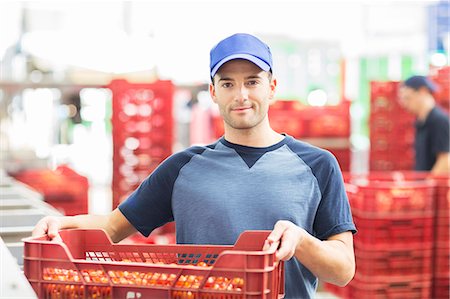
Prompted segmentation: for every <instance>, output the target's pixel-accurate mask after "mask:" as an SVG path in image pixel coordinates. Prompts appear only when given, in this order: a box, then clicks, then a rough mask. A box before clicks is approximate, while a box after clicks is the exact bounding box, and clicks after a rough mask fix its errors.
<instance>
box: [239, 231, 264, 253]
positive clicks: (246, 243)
mask: <svg viewBox="0 0 450 299" xmlns="http://www.w3.org/2000/svg"><path fill="white" fill-rule="evenodd" d="M270 233H271V231H270V230H246V231H244V232H242V233H241V234H240V236H239V238H238V239H237V241H236V243H235V245H234V248H233V250H246V251H259V250H262V248H263V247H264V242H265V241H266V239H267V237H268V236H269V235H270Z"/></svg>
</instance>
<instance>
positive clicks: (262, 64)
mask: <svg viewBox="0 0 450 299" xmlns="http://www.w3.org/2000/svg"><path fill="white" fill-rule="evenodd" d="M233 59H245V60H248V61H251V62H253V63H254V64H256V65H257V66H258V67H259V68H261V69H262V70H263V71H266V72H268V71H269V70H270V66H269V65H268V64H267V63H266V62H264V61H263V60H261V59H259V58H258V57H255V56H253V55H249V54H233V55H230V56H227V57H225V58H224V59H222V60H221V61H219V62H218V63H217V64H216V65H215V66H214V67H213V69H212V70H211V78H212V77H214V75H215V74H216V73H217V71H218V70H219V68H220V67H221V66H222V65H223V64H224V63H226V62H228V61H230V60H233Z"/></svg>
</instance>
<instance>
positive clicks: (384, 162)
mask: <svg viewBox="0 0 450 299" xmlns="http://www.w3.org/2000/svg"><path fill="white" fill-rule="evenodd" d="M371 159H372V160H371V161H370V165H369V166H370V170H371V171H394V170H410V169H412V168H414V167H413V166H414V162H413V161H412V160H411V159H410V160H406V161H402V162H393V161H392V160H391V159H380V158H378V157H376V156H375V157H374V158H371Z"/></svg>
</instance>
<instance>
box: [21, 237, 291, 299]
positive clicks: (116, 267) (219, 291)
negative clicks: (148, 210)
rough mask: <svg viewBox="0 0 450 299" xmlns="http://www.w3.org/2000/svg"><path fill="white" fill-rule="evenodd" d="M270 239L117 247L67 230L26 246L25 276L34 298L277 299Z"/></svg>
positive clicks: (279, 286)
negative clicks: (227, 243)
mask: <svg viewBox="0 0 450 299" xmlns="http://www.w3.org/2000/svg"><path fill="white" fill-rule="evenodd" d="M269 233H270V231H246V232H244V233H242V234H241V236H240V237H239V239H238V240H237V241H236V244H235V245H234V246H218V245H136V244H132V245H122V244H113V243H112V242H111V240H110V238H109V237H108V236H107V235H106V233H105V232H104V231H101V230H82V229H72V230H64V231H60V236H61V239H62V242H55V241H49V240H48V239H47V237H39V238H27V239H24V273H25V275H26V277H27V278H28V280H29V282H30V283H31V285H32V287H33V288H34V290H35V291H36V293H37V295H38V297H39V298H53V297H52V295H54V294H55V295H58V296H60V297H61V298H74V296H75V295H78V296H80V297H82V298H94V297H95V298H130V296H132V298H175V299H177V298H179V299H181V298H202V299H210V298H217V299H222V298H233V299H234V298H236V299H237V298H273V299H275V298H282V297H284V269H283V267H284V264H283V262H277V261H276V258H275V251H276V248H275V247H272V248H271V249H269V250H266V251H262V250H261V248H262V247H263V245H264V241H265V239H266V238H267V236H268V235H269ZM201 264H203V265H201ZM58 298H59V297H58Z"/></svg>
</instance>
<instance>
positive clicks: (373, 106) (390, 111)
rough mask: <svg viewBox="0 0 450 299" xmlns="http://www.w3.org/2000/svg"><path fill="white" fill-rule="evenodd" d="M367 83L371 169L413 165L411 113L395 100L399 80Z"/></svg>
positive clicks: (407, 168) (408, 168)
mask: <svg viewBox="0 0 450 299" xmlns="http://www.w3.org/2000/svg"><path fill="white" fill-rule="evenodd" d="M370 87H371V88H370V122H369V124H370V126H369V127H370V170H371V171H377V170H411V169H413V168H414V167H413V166H414V145H413V144H414V116H413V115H412V114H410V113H408V112H407V111H406V110H405V109H404V108H402V107H401V105H400V103H399V101H398V88H399V82H393V81H391V82H371V83H370Z"/></svg>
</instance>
